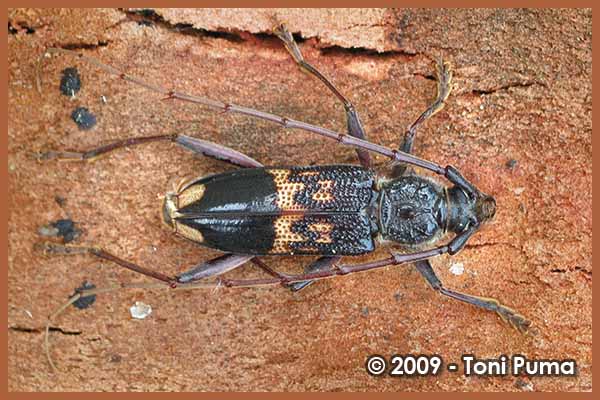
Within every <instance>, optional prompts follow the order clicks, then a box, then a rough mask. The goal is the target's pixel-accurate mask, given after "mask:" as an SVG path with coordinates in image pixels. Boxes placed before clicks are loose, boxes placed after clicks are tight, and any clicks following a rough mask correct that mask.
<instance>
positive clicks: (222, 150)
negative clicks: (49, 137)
mask: <svg viewBox="0 0 600 400" xmlns="http://www.w3.org/2000/svg"><path fill="white" fill-rule="evenodd" d="M158 141H171V142H175V143H177V144H178V145H180V146H182V147H184V148H186V149H188V150H191V151H193V152H194V153H196V154H200V155H204V156H207V157H212V158H215V159H217V160H221V161H226V162H228V163H231V164H233V165H237V166H240V167H248V168H255V167H262V164H261V163H259V162H258V161H256V160H254V159H253V158H251V157H249V156H247V155H245V154H243V153H240V152H239V151H236V150H233V149H231V148H229V147H226V146H223V145H220V144H217V143H213V142H209V141H207V140H201V139H196V138H193V137H191V136H186V135H178V134H173V135H157V136H145V137H133V138H128V139H123V140H117V141H115V142H112V143H109V144H106V145H103V146H99V147H96V148H93V149H91V150H87V151H84V152H69V151H48V152H46V153H42V154H40V157H39V159H40V160H54V159H57V160H59V161H94V160H95V159H97V158H98V157H100V156H101V155H104V154H107V153H110V152H112V151H115V150H118V149H123V148H126V147H131V146H135V145H138V144H142V143H150V142H158Z"/></svg>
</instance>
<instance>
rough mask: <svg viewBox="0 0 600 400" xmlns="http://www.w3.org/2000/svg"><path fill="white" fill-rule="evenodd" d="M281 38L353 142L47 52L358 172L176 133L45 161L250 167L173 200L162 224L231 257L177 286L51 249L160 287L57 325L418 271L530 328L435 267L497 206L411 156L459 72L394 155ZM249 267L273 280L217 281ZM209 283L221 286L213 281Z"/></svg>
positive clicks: (441, 77) (72, 250) (443, 69)
mask: <svg viewBox="0 0 600 400" xmlns="http://www.w3.org/2000/svg"><path fill="white" fill-rule="evenodd" d="M274 33H275V34H276V35H277V36H278V37H279V38H280V39H281V40H282V41H283V43H284V44H285V47H286V48H287V50H288V51H289V53H290V54H291V55H292V58H293V59H294V61H295V62H296V63H297V64H298V66H299V67H300V68H302V69H303V70H305V71H306V72H308V73H309V74H311V75H312V76H314V77H316V78H318V79H319V80H321V81H322V82H323V83H324V84H325V85H326V86H327V87H328V88H329V90H330V91H331V92H332V93H333V94H334V95H335V96H336V97H337V98H338V99H339V100H340V101H341V102H342V103H343V105H344V108H345V111H346V117H347V129H348V133H347V134H344V133H339V132H335V131H332V130H329V129H325V128H322V127H319V126H315V125H312V124H308V123H305V122H301V121H296V120H294V119H291V118H287V117H281V116H278V115H275V114H271V113H268V112H263V111H258V110H254V109H250V108H246V107H242V106H238V105H235V104H231V103H223V102H220V101H215V100H211V99H207V98H204V97H199V96H193V95H189V94H185V93H180V92H176V91H172V90H167V89H165V88H163V87H160V86H156V85H153V84H150V83H148V82H145V81H143V80H141V79H139V78H136V77H133V76H130V75H128V74H126V73H125V72H123V71H120V70H118V69H116V68H114V67H111V66H109V65H107V64H104V63H102V62H100V61H98V60H97V59H94V58H91V57H88V56H85V55H83V54H82V53H78V52H75V51H72V50H67V49H61V48H50V49H48V50H47V53H51V54H64V55H70V56H75V57H77V58H79V59H81V60H83V61H85V62H88V63H91V64H93V65H95V66H96V67H98V68H100V69H102V70H104V71H106V72H108V73H110V74H113V75H116V76H118V77H119V78H120V79H122V80H124V81H129V82H132V83H134V84H136V85H140V86H143V87H144V88H146V89H148V90H150V91H153V92H157V93H160V94H162V95H164V96H166V98H168V99H177V100H181V101H186V102H192V103H196V104H200V105H204V106H207V107H209V108H212V109H215V110H219V111H222V112H229V113H238V114H243V115H247V116H249V117H252V118H258V119H262V120H267V121H271V122H274V123H276V124H279V125H281V126H282V127H284V128H295V129H301V130H304V131H307V132H312V133H314V134H317V135H320V136H322V137H325V138H328V139H332V140H336V141H338V142H339V143H340V144H342V145H347V146H353V147H354V148H355V149H356V152H357V156H358V160H359V162H360V164H361V165H360V166H353V165H324V166H314V167H291V168H290V167H288V168H269V167H264V166H263V165H262V164H261V163H260V162H258V161H256V160H254V159H252V158H251V157H249V156H247V155H245V154H242V153H240V152H238V151H236V150H233V149H230V148H227V147H225V146H222V145H219V144H216V143H212V142H208V141H205V140H201V139H197V138H193V137H189V136H185V135H178V134H174V135H157V136H150V137H134V138H128V139H125V140H120V141H117V142H113V143H110V144H107V145H104V146H100V147H97V148H94V149H92V150H88V151H85V152H64V151H50V152H46V153H43V154H42V155H41V157H40V158H41V159H43V160H49V159H70V160H88V161H89V160H93V159H94V158H95V157H97V156H99V155H101V154H105V153H108V152H112V151H114V150H117V149H121V148H124V147H129V146H134V145H137V144H141V143H147V142H155V141H171V142H174V143H177V144H179V145H181V146H182V147H184V148H186V149H188V150H191V151H193V152H195V153H197V154H202V155H205V156H209V157H214V158H217V159H220V160H223V161H226V162H229V163H231V164H234V165H237V166H240V167H243V168H245V169H242V170H238V171H233V172H228V173H223V174H219V175H213V176H209V177H200V178H197V179H192V180H190V181H188V182H184V183H183V184H181V185H180V186H179V187H178V188H177V189H176V190H175V191H174V192H172V193H168V194H167V195H166V196H165V201H164V204H163V219H164V222H165V223H166V224H167V225H168V226H170V227H171V228H172V229H173V231H174V232H175V233H177V234H178V235H181V236H183V237H185V238H187V239H189V240H192V241H194V242H196V243H199V244H201V245H204V246H208V247H212V248H215V249H218V250H221V251H223V252H225V254H224V255H222V256H220V257H217V258H215V259H212V260H209V261H206V262H202V263H200V264H198V265H197V266H195V267H193V268H192V269H190V270H188V271H186V272H184V273H182V274H180V275H176V276H169V275H166V274H164V273H162V272H159V271H153V270H150V269H148V268H145V267H142V266H139V265H136V264H133V263H131V262H128V261H126V260H123V259H121V258H119V257H117V256H114V255H112V254H110V253H108V252H106V251H104V250H103V249H101V248H96V247H88V246H67V245H59V244H53V243H44V244H43V245H42V248H43V249H44V250H45V251H47V252H49V253H54V254H81V253H86V254H92V255H94V256H96V257H98V258H101V259H104V260H108V261H111V262H113V263H115V264H117V265H120V266H121V267H124V268H127V269H129V270H132V271H135V272H138V273H140V274H143V275H146V276H148V277H151V278H154V279H155V280H157V281H159V282H160V283H157V284H133V285H119V286H117V287H111V288H105V289H87V290H86V289H84V290H81V291H79V292H78V293H76V294H75V295H74V296H72V297H71V298H70V299H69V301H68V302H67V303H66V304H64V305H63V306H61V307H60V308H59V309H58V310H57V312H55V313H54V314H53V315H52V316H50V318H49V321H50V320H52V318H54V317H55V316H56V315H58V314H59V313H61V312H62V311H63V310H64V309H66V307H68V306H69V305H70V304H73V303H75V302H76V301H78V300H80V299H81V298H83V297H87V296H92V295H95V294H98V293H103V292H107V291H112V290H117V289H121V288H132V287H159V286H165V285H168V286H170V287H172V288H174V289H199V288H214V287H219V286H224V287H254V286H273V285H282V286H285V287H287V288H289V289H291V290H300V289H302V288H304V287H305V286H307V285H308V284H310V283H312V282H314V281H317V280H321V279H326V278H331V277H335V276H338V275H346V274H350V273H354V272H360V271H367V270H371V269H375V268H381V267H385V266H388V265H396V264H401V263H407V262H413V263H415V265H416V268H417V270H418V271H419V272H420V273H421V275H422V276H423V277H424V278H425V279H426V280H427V282H428V283H429V284H430V285H431V286H432V288H433V289H435V290H436V291H438V292H439V293H441V294H443V295H445V296H448V297H451V298H454V299H457V300H460V301H463V302H466V303H469V304H472V305H475V306H478V307H481V308H484V309H487V310H491V311H495V312H496V313H498V315H500V317H501V318H502V319H503V320H505V321H508V322H509V323H510V324H511V325H512V326H514V327H515V328H517V329H518V330H519V331H522V332H524V331H526V330H527V329H528V327H529V325H530V322H529V321H528V320H527V319H526V318H525V317H523V316H522V315H520V314H519V313H517V312H515V311H514V310H512V309H510V308H508V307H506V306H504V305H502V304H500V303H499V302H498V301H496V300H494V299H489V298H483V297H477V296H472V295H468V294H463V293H459V292H456V291H453V290H450V289H447V288H445V287H444V286H443V285H442V283H441V281H440V280H439V279H438V278H437V276H436V274H435V272H434V270H433V268H432V267H431V264H430V262H429V259H430V258H431V257H435V256H437V255H441V254H444V253H448V254H451V255H453V254H456V253H457V252H459V251H460V250H461V249H462V248H463V247H464V245H465V244H466V242H467V241H468V239H469V238H470V237H471V236H472V235H473V234H474V233H475V232H476V231H477V230H478V229H479V227H480V226H481V224H483V223H485V222H486V221H488V220H489V219H491V218H492V217H493V216H494V213H495V207H496V204H495V200H494V199H493V197H491V196H489V195H487V194H485V193H483V192H482V191H480V190H479V189H478V188H476V187H475V186H474V185H473V184H472V183H470V182H469V181H468V180H467V179H466V178H464V177H463V176H462V175H461V173H460V172H459V171H458V170H457V169H455V168H454V167H452V166H450V165H449V166H446V167H442V166H440V165H438V164H436V163H434V162H431V161H427V160H423V159H421V158H418V157H416V156H414V155H413V154H412V150H413V143H414V139H415V135H416V132H417V128H418V127H419V126H420V125H421V124H422V123H423V122H424V121H426V120H427V119H428V118H429V117H431V116H432V115H434V114H435V113H436V112H437V111H439V110H440V109H441V108H442V107H443V106H444V102H445V100H446V99H447V97H448V95H449V94H450V91H451V78H452V73H451V71H450V69H449V66H448V64H447V63H444V62H442V61H441V60H438V61H437V77H438V93H437V97H436V100H435V101H434V102H433V103H432V104H431V105H430V106H429V107H428V108H427V110H425V111H424V112H423V113H422V114H421V115H420V116H419V118H417V120H416V121H415V122H414V123H413V124H412V125H411V126H410V127H409V129H408V130H407V132H406V136H405V139H404V143H403V145H402V146H401V149H400V150H395V149H390V148H388V147H385V146H381V145H377V144H374V143H372V142H369V141H367V140H366V135H365V133H364V130H363V127H362V124H361V122H360V119H359V116H358V113H357V112H356V110H355V108H354V106H353V105H352V103H350V101H349V100H348V99H347V98H346V97H344V96H343V95H342V94H341V93H340V92H339V91H338V90H337V89H336V87H335V86H334V85H333V84H332V83H331V82H330V81H329V80H328V79H327V78H325V77H324V76H323V75H322V74H321V73H320V72H319V71H318V70H317V69H316V68H314V67H313V66H312V65H310V64H308V63H307V62H306V61H305V60H304V58H303V56H302V54H301V52H300V50H299V48H298V46H297V44H296V43H295V41H294V39H293V37H292V35H291V34H290V33H289V31H288V30H287V29H286V28H285V27H284V26H283V25H280V26H277V27H276V28H275V29H274ZM370 152H373V153H377V154H380V155H383V156H386V157H388V158H390V159H391V160H393V161H395V162H397V163H398V165H397V166H396V167H394V170H393V172H392V175H391V176H389V177H380V176H378V175H376V174H375V173H374V171H373V169H372V162H371V158H370V155H369V153H370ZM410 166H416V167H420V168H423V169H426V170H429V171H432V172H434V173H436V174H438V175H441V176H443V177H444V178H446V179H447V180H448V181H449V182H450V183H451V184H452V186H450V187H447V186H443V185H440V184H439V183H436V182H434V181H432V180H431V179H428V178H426V177H423V176H419V175H417V174H415V173H414V172H413V171H412V168H409V167H410ZM448 232H450V233H454V235H455V236H454V237H453V238H452V239H451V240H450V241H449V242H448V243H447V244H443V245H439V246H437V247H432V248H429V249H426V250H422V249H421V250H415V251H413V252H410V253H399V252H392V254H391V256H390V257H387V258H385V259H382V260H378V261H371V262H364V263H357V264H341V263H340V260H341V258H342V256H354V255H360V254H365V253H369V252H371V251H373V250H374V249H375V247H376V245H377V243H381V242H383V243H386V242H393V243H396V244H400V245H403V246H405V247H408V248H409V249H410V248H412V249H415V248H417V246H423V245H430V246H431V245H432V244H434V243H435V242H437V241H439V239H440V238H442V237H443V236H444V235H445V234H446V233H448ZM261 255H319V256H320V257H319V258H318V259H317V260H316V261H314V262H312V263H311V264H310V265H308V266H307V267H306V268H305V271H304V273H302V274H284V273H280V272H277V271H275V270H273V269H271V268H270V267H269V266H267V265H266V264H265V263H264V262H263V261H262V260H261V259H260V258H259V256H261ZM247 262H252V263H253V264H255V265H256V266H258V267H259V268H260V269H262V270H264V271H265V272H266V273H268V274H269V275H270V277H269V278H257V279H246V280H236V279H223V278H219V277H217V276H218V275H221V274H223V273H225V272H227V271H230V270H232V269H234V268H237V267H240V266H241V265H243V264H245V263H247ZM211 277H213V278H214V279H213V280H207V278H211ZM215 277H216V278H215ZM49 323H50V322H49ZM48 326H49V325H48ZM48 326H47V328H46V343H47V341H48ZM47 352H48V353H47V355H48V360H49V362H50V364H51V365H52V366H53V367H54V365H53V363H52V360H51V358H50V355H49V351H48V346H47Z"/></svg>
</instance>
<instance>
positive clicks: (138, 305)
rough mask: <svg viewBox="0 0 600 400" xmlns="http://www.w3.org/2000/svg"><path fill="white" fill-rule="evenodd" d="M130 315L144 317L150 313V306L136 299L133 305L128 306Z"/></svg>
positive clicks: (137, 317)
mask: <svg viewBox="0 0 600 400" xmlns="http://www.w3.org/2000/svg"><path fill="white" fill-rule="evenodd" d="M129 312H130V313H131V317H132V318H135V319H144V318H146V317H147V316H148V315H150V314H152V307H151V306H150V305H149V304H146V303H142V302H141V301H136V302H135V304H134V305H132V306H131V307H130V308H129Z"/></svg>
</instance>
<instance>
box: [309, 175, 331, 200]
mask: <svg viewBox="0 0 600 400" xmlns="http://www.w3.org/2000/svg"><path fill="white" fill-rule="evenodd" d="M318 184H319V190H317V191H316V192H315V193H314V194H313V195H312V199H313V200H315V201H332V200H333V199H334V196H333V193H331V189H332V188H333V181H331V180H326V181H319V182H318Z"/></svg>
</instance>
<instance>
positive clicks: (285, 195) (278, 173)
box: [267, 169, 306, 211]
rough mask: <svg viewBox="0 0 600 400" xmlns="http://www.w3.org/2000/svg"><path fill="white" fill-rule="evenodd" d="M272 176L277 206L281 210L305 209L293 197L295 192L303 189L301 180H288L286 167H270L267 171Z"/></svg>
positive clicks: (288, 173)
mask: <svg viewBox="0 0 600 400" xmlns="http://www.w3.org/2000/svg"><path fill="white" fill-rule="evenodd" d="M267 172H268V173H269V174H271V175H272V176H273V181H274V182H275V189H276V191H277V201H276V204H277V207H279V209H281V210H297V211H301V210H305V209H306V207H304V206H303V205H301V204H296V202H295V201H294V197H295V196H296V193H298V192H301V191H302V190H304V188H305V185H304V183H301V182H290V181H289V176H290V171H289V170H286V169H271V170H268V171H267Z"/></svg>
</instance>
